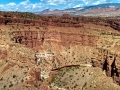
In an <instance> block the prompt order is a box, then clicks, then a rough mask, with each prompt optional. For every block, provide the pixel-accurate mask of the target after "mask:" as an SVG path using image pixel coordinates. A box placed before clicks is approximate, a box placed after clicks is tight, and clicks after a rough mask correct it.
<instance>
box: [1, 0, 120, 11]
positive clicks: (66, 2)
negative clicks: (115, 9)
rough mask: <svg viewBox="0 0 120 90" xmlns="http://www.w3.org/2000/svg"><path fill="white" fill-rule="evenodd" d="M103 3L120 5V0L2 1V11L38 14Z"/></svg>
mask: <svg viewBox="0 0 120 90" xmlns="http://www.w3.org/2000/svg"><path fill="white" fill-rule="evenodd" d="M103 3H120V0H0V11H23V12H36V11H42V10H45V9H51V10H54V9H60V10H63V9H68V8H75V7H82V6H90V5H97V4H103Z"/></svg>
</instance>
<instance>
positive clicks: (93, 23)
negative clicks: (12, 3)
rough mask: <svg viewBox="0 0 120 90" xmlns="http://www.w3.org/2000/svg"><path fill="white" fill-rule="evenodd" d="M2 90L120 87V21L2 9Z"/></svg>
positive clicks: (114, 89)
mask: <svg viewBox="0 0 120 90" xmlns="http://www.w3.org/2000/svg"><path fill="white" fill-rule="evenodd" d="M0 34H1V35H0V89H1V90H6V89H9V90H18V89H19V90H30V89H31V90H96V89H97V90H120V86H119V85H120V65H119V63H120V61H119V60H120V19H118V18H101V17H82V16H81V17H78V16H77V17H76V16H70V15H68V14H64V15H63V16H36V15H34V14H31V13H22V12H21V13H17V12H11V13H10V12H9V13H8V12H4V13H0Z"/></svg>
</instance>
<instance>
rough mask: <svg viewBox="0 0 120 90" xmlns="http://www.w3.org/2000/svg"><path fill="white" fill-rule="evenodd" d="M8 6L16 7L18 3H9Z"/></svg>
mask: <svg viewBox="0 0 120 90" xmlns="http://www.w3.org/2000/svg"><path fill="white" fill-rule="evenodd" d="M7 6H16V3H14V2H11V3H8V4H7Z"/></svg>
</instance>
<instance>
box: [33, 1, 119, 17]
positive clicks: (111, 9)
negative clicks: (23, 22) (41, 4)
mask: <svg viewBox="0 0 120 90" xmlns="http://www.w3.org/2000/svg"><path fill="white" fill-rule="evenodd" d="M35 14H39V15H63V14H70V15H78V16H102V17H114V16H115V17H119V16H120V3H106V4H99V5H93V6H83V7H77V8H69V9H65V10H58V9H56V10H49V9H46V10H43V11H41V12H35Z"/></svg>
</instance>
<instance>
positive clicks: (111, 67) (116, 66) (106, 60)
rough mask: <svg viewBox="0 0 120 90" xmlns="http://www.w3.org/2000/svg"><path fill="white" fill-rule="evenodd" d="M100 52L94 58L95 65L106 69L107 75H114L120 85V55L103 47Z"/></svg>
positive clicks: (115, 80)
mask: <svg viewBox="0 0 120 90" xmlns="http://www.w3.org/2000/svg"><path fill="white" fill-rule="evenodd" d="M99 52H100V53H99V56H98V57H96V58H92V64H93V66H94V67H100V68H102V69H103V70H105V71H106V75H107V76H108V77H112V78H113V80H114V82H115V83H117V84H118V85H120V61H119V60H120V55H119V54H114V53H111V52H110V51H108V50H102V49H101V50H100V51H99Z"/></svg>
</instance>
